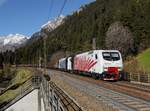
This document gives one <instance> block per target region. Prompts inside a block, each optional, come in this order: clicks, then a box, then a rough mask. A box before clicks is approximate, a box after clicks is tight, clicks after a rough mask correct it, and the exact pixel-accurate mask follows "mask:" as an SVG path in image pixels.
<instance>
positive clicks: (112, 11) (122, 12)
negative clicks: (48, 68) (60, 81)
mask: <svg viewBox="0 0 150 111" xmlns="http://www.w3.org/2000/svg"><path fill="white" fill-rule="evenodd" d="M149 12H150V1H149V0H97V1H95V2H92V3H90V4H88V5H85V6H82V7H81V9H80V11H76V12H74V13H73V14H72V15H68V16H67V17H66V18H65V20H64V23H63V24H62V25H60V26H59V27H58V28H56V29H55V30H53V31H51V32H48V31H46V30H41V31H42V32H44V33H46V34H47V35H48V38H47V39H46V47H47V48H46V54H47V61H48V60H49V59H50V58H51V56H52V55H53V54H54V53H55V52H57V51H59V50H63V51H64V52H69V53H70V54H73V53H77V52H81V51H87V50H91V49H92V39H93V38H96V49H118V50H120V51H121V52H122V54H123V56H124V58H125V57H127V56H128V55H136V54H137V53H139V52H140V51H142V50H144V49H146V48H148V47H150V45H149V44H150V14H149ZM32 37H33V38H35V37H34V35H33V36H32ZM36 38H39V39H36V40H32V42H30V43H28V44H27V45H25V46H23V47H21V48H19V49H17V50H16V56H17V57H16V62H17V63H18V64H21V63H23V64H27V63H31V64H34V63H38V59H39V57H43V56H44V55H43V50H44V49H43V38H42V37H36Z"/></svg>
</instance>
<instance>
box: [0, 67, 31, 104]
mask: <svg viewBox="0 0 150 111" xmlns="http://www.w3.org/2000/svg"><path fill="white" fill-rule="evenodd" d="M32 74H33V71H32V70H31V69H27V68H19V69H17V70H16V74H15V77H14V78H13V79H12V80H11V82H10V83H11V84H10V85H9V86H8V87H7V88H6V89H5V90H6V92H5V93H3V94H2V95H0V103H3V102H7V101H9V100H11V99H12V98H14V97H16V95H18V94H19V92H20V91H21V88H22V86H21V85H22V84H23V83H24V82H25V81H26V80H28V79H29V78H30V77H31V76H32Z"/></svg>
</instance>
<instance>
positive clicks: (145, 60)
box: [137, 48, 150, 72]
mask: <svg viewBox="0 0 150 111" xmlns="http://www.w3.org/2000/svg"><path fill="white" fill-rule="evenodd" d="M137 60H138V64H139V66H140V67H141V68H142V69H143V70H145V71H146V72H150V48H149V49H147V50H146V51H144V52H142V53H141V54H139V55H138V57H137Z"/></svg>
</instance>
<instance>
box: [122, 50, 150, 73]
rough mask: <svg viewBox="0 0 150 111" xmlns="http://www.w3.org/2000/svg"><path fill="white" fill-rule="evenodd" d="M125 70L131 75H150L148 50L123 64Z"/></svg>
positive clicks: (149, 54)
mask: <svg viewBox="0 0 150 111" xmlns="http://www.w3.org/2000/svg"><path fill="white" fill-rule="evenodd" d="M125 70H126V71H127V72H131V73H147V74H149V73H150V48H149V49H147V50H145V51H143V52H142V53H140V54H139V55H138V56H137V57H136V58H133V57H132V58H130V59H129V60H128V61H127V62H125Z"/></svg>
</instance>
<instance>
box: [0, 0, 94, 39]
mask: <svg viewBox="0 0 150 111" xmlns="http://www.w3.org/2000/svg"><path fill="white" fill-rule="evenodd" d="M92 1H93V0H67V3H66V5H65V8H64V10H63V13H62V14H63V15H68V14H71V13H72V12H73V11H75V10H77V9H79V8H80V6H81V5H84V4H87V3H89V2H92ZM52 2H53V3H52ZM63 2H64V0H0V36H5V35H8V34H15V33H20V34H24V35H27V36H31V35H32V33H34V32H36V31H38V30H39V29H40V27H41V25H43V24H44V23H46V22H47V21H48V19H50V20H52V19H54V18H55V17H57V16H58V13H59V12H60V8H61V7H62V4H63ZM52 4H53V5H52ZM51 6H52V7H51ZM50 7H51V8H50ZM50 9H51V11H50Z"/></svg>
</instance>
